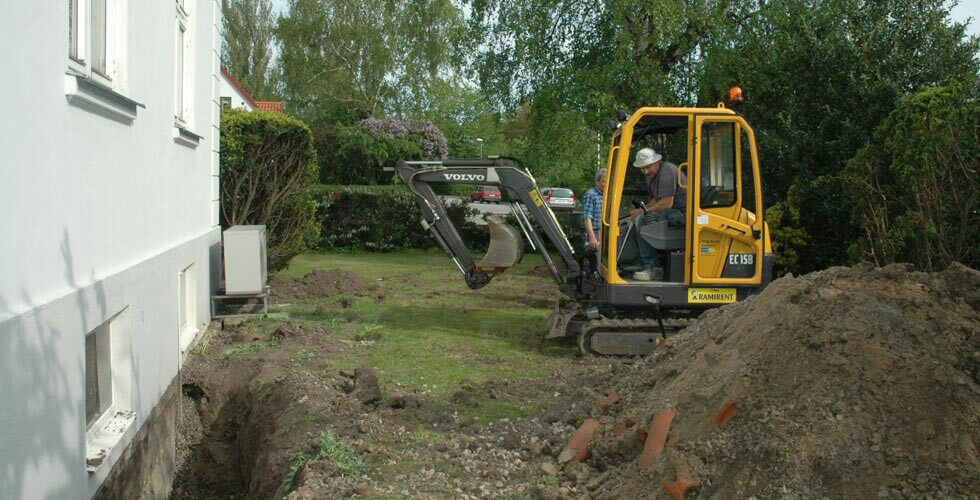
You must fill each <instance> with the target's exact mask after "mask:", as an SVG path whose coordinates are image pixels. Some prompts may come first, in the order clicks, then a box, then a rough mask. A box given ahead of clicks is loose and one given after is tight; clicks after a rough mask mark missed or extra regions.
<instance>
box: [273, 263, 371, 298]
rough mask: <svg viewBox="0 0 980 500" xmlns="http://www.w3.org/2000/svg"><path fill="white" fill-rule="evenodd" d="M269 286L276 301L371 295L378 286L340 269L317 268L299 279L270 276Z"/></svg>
mask: <svg viewBox="0 0 980 500" xmlns="http://www.w3.org/2000/svg"><path fill="white" fill-rule="evenodd" d="M269 286H271V288H272V300H273V302H277V303H284V302H290V301H296V300H309V299H320V298H325V297H336V296H342V295H358V296H363V295H371V294H373V293H375V292H376V291H377V288H378V287H377V286H376V285H374V284H373V283H371V282H370V281H368V280H366V279H364V278H362V277H360V276H358V275H356V274H354V273H352V272H350V271H344V270H341V269H331V270H329V271H324V270H320V269H317V270H314V271H311V272H310V273H308V274H307V275H306V276H304V277H303V279H300V280H295V279H291V278H285V277H281V276H272V277H270V278H269ZM379 298H380V297H379Z"/></svg>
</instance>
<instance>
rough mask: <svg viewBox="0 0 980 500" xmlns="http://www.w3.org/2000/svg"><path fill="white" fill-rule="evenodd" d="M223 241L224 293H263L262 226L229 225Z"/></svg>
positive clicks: (264, 270)
mask: <svg viewBox="0 0 980 500" xmlns="http://www.w3.org/2000/svg"><path fill="white" fill-rule="evenodd" d="M224 241H225V248H224V252H225V294H227V295H254V294H259V293H263V292H264V291H265V282H266V278H267V270H266V248H265V241H266V240H265V226H232V227H229V228H228V229H225V232H224Z"/></svg>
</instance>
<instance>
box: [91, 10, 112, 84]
mask: <svg viewBox="0 0 980 500" xmlns="http://www.w3.org/2000/svg"><path fill="white" fill-rule="evenodd" d="M88 1H89V2H91V5H92V12H91V19H92V28H91V29H90V31H89V33H90V34H91V36H92V70H93V71H96V72H98V74H100V75H102V76H104V77H106V78H111V77H110V76H109V71H108V67H107V65H106V60H107V54H106V46H107V42H108V40H107V39H108V36H107V33H106V21H107V16H106V0H88Z"/></svg>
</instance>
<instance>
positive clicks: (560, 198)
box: [541, 187, 576, 209]
mask: <svg viewBox="0 0 980 500" xmlns="http://www.w3.org/2000/svg"><path fill="white" fill-rule="evenodd" d="M541 196H542V197H543V198H544V201H546V202H547V203H548V206H549V207H551V208H569V209H571V208H575V201H576V200H575V193H574V192H573V191H572V190H571V189H568V188H551V187H549V188H542V189H541Z"/></svg>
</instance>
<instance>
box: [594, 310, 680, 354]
mask: <svg viewBox="0 0 980 500" xmlns="http://www.w3.org/2000/svg"><path fill="white" fill-rule="evenodd" d="M689 323H690V321H689V320H686V319H665V320H664V329H665V330H666V331H667V334H668V335H669V334H672V333H677V332H679V331H681V330H683V329H684V328H686V327H687V325H688V324H689ZM603 332H630V333H646V334H650V333H652V334H654V335H658V336H659V335H660V325H659V324H658V323H657V319H656V318H643V319H595V320H592V321H589V322H588V323H586V324H585V327H583V328H582V332H581V333H580V334H579V336H578V348H579V350H580V351H581V352H582V354H584V355H586V356H600V357H604V358H617V359H623V360H630V359H635V358H637V357H639V356H642V355H643V354H646V353H643V354H638V355H636V356H622V355H616V354H606V353H602V352H599V351H596V350H595V349H593V348H592V346H591V344H592V337H593V336H595V335H597V334H599V335H601V334H602V333H603Z"/></svg>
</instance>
